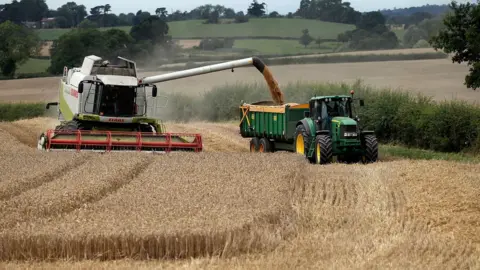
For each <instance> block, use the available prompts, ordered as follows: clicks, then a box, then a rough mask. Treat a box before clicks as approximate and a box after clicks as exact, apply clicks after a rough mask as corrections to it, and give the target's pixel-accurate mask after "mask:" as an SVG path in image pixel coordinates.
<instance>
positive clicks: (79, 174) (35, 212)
mask: <svg viewBox="0 0 480 270" xmlns="http://www.w3.org/2000/svg"><path fill="white" fill-rule="evenodd" d="M74 162H76V161H74ZM148 162H149V160H148V158H147V157H145V155H141V154H138V153H137V154H125V153H115V154H113V153H112V154H109V155H92V156H90V157H88V159H87V161H86V162H84V163H78V167H75V168H74V169H71V170H69V171H67V172H64V173H62V175H61V176H60V177H57V178H55V179H53V180H51V181H48V182H46V183H43V184H42V185H40V186H38V187H37V188H34V189H29V190H26V191H24V192H23V193H21V194H19V195H17V196H14V197H12V198H10V199H8V200H5V201H3V202H2V204H1V205H0V206H1V207H0V214H1V215H2V219H1V220H0V229H3V230H5V229H8V228H11V227H12V226H15V225H17V224H19V223H20V224H21V223H22V222H33V221H34V220H35V219H38V218H47V219H49V218H57V216H58V215H61V214H62V213H67V212H70V211H73V210H75V209H77V208H79V207H82V206H84V205H85V204H88V203H91V202H95V201H97V200H100V199H101V198H102V197H104V196H106V195H108V194H109V193H111V192H114V191H115V190H116V189H118V188H120V187H121V186H123V185H125V184H127V183H128V182H129V181H131V180H132V179H133V178H134V177H135V173H136V171H137V170H138V169H143V167H144V166H145V164H147V163H148ZM50 166H55V164H50Z"/></svg>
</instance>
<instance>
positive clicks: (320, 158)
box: [314, 135, 333, 164]
mask: <svg viewBox="0 0 480 270" xmlns="http://www.w3.org/2000/svg"><path fill="white" fill-rule="evenodd" d="M332 151H333V150H332V139H331V138H330V137H329V136H327V135H318V136H317V137H316V138H315V152H314V153H315V154H314V156H315V164H327V163H330V162H332V153H333V152H332Z"/></svg>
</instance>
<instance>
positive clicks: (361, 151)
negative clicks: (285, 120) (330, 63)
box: [294, 91, 378, 164]
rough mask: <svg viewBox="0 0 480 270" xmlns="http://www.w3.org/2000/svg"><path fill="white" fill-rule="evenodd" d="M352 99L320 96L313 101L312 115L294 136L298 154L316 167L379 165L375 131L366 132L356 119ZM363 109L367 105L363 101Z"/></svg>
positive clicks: (310, 103) (306, 116)
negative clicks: (316, 165)
mask: <svg viewBox="0 0 480 270" xmlns="http://www.w3.org/2000/svg"><path fill="white" fill-rule="evenodd" d="M351 94H352V97H350V96H346V95H340V96H317V97H313V98H311V99H310V102H309V109H310V110H309V111H308V112H305V118H304V119H302V120H300V121H298V123H297V125H296V130H295V135H294V149H295V152H296V153H298V154H301V155H305V156H306V158H307V159H308V160H309V161H310V162H312V163H316V164H327V163H330V162H332V160H333V158H334V157H336V158H337V161H338V162H347V163H350V162H359V161H360V160H361V161H362V162H363V163H371V162H376V161H377V159H378V142H377V138H376V136H375V134H374V132H373V131H367V130H362V129H361V128H360V127H359V125H358V122H359V121H360V119H358V117H357V116H353V101H354V99H353V91H352V92H351ZM359 103H360V106H364V101H363V100H359Z"/></svg>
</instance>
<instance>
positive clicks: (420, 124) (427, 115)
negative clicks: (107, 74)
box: [160, 82, 480, 152]
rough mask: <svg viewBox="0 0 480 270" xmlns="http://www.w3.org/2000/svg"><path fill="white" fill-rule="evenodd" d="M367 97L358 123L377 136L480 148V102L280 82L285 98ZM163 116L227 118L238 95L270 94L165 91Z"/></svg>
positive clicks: (444, 147)
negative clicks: (352, 93)
mask: <svg viewBox="0 0 480 270" xmlns="http://www.w3.org/2000/svg"><path fill="white" fill-rule="evenodd" d="M351 89H355V90H356V97H361V98H364V99H365V103H366V105H365V107H359V106H357V107H356V114H357V115H358V116H359V117H360V119H361V122H360V123H361V125H363V126H364V127H365V128H368V129H372V130H374V131H375V133H376V134H377V137H378V139H379V140H380V142H382V143H384V144H400V145H404V146H407V147H415V148H420V149H426V150H433V151H440V152H476V151H477V150H479V149H480V136H478V134H479V133H480V108H479V107H478V106H475V105H471V104H468V103H467V102H462V101H444V102H440V103H437V102H434V101H433V100H432V99H431V98H429V97H425V96H421V95H415V94H412V93H409V92H400V91H398V90H395V91H393V90H390V89H374V88H371V87H368V86H365V85H362V84H361V83H360V82H358V83H356V84H355V85H348V84H305V83H296V84H288V85H286V86H283V87H282V91H283V92H284V94H285V98H286V101H287V102H300V103H302V102H307V101H308V100H309V99H310V97H312V96H314V95H325V94H348V92H349V91H350V90H351ZM168 96H169V100H168V106H167V107H166V108H164V109H163V110H162V111H161V112H160V113H161V115H162V118H163V119H170V120H179V121H187V120H190V119H196V120H206V121H226V120H232V119H236V120H238V119H239V111H238V106H239V105H240V103H241V101H244V102H255V101H259V100H270V99H271V97H270V94H269V91H268V88H267V87H266V85H264V84H235V85H225V86H223V87H218V88H215V89H213V90H212V91H210V92H208V93H206V94H204V96H202V97H200V100H197V99H195V98H193V97H188V96H185V95H182V94H175V95H168Z"/></svg>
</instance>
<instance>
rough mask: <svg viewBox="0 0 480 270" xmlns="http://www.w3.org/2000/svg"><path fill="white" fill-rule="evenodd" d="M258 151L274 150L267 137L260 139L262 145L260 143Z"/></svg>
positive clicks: (267, 151)
mask: <svg viewBox="0 0 480 270" xmlns="http://www.w3.org/2000/svg"><path fill="white" fill-rule="evenodd" d="M258 152H262V153H269V152H272V147H271V143H270V141H269V140H268V139H267V138H261V139H260V145H259V149H258Z"/></svg>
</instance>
